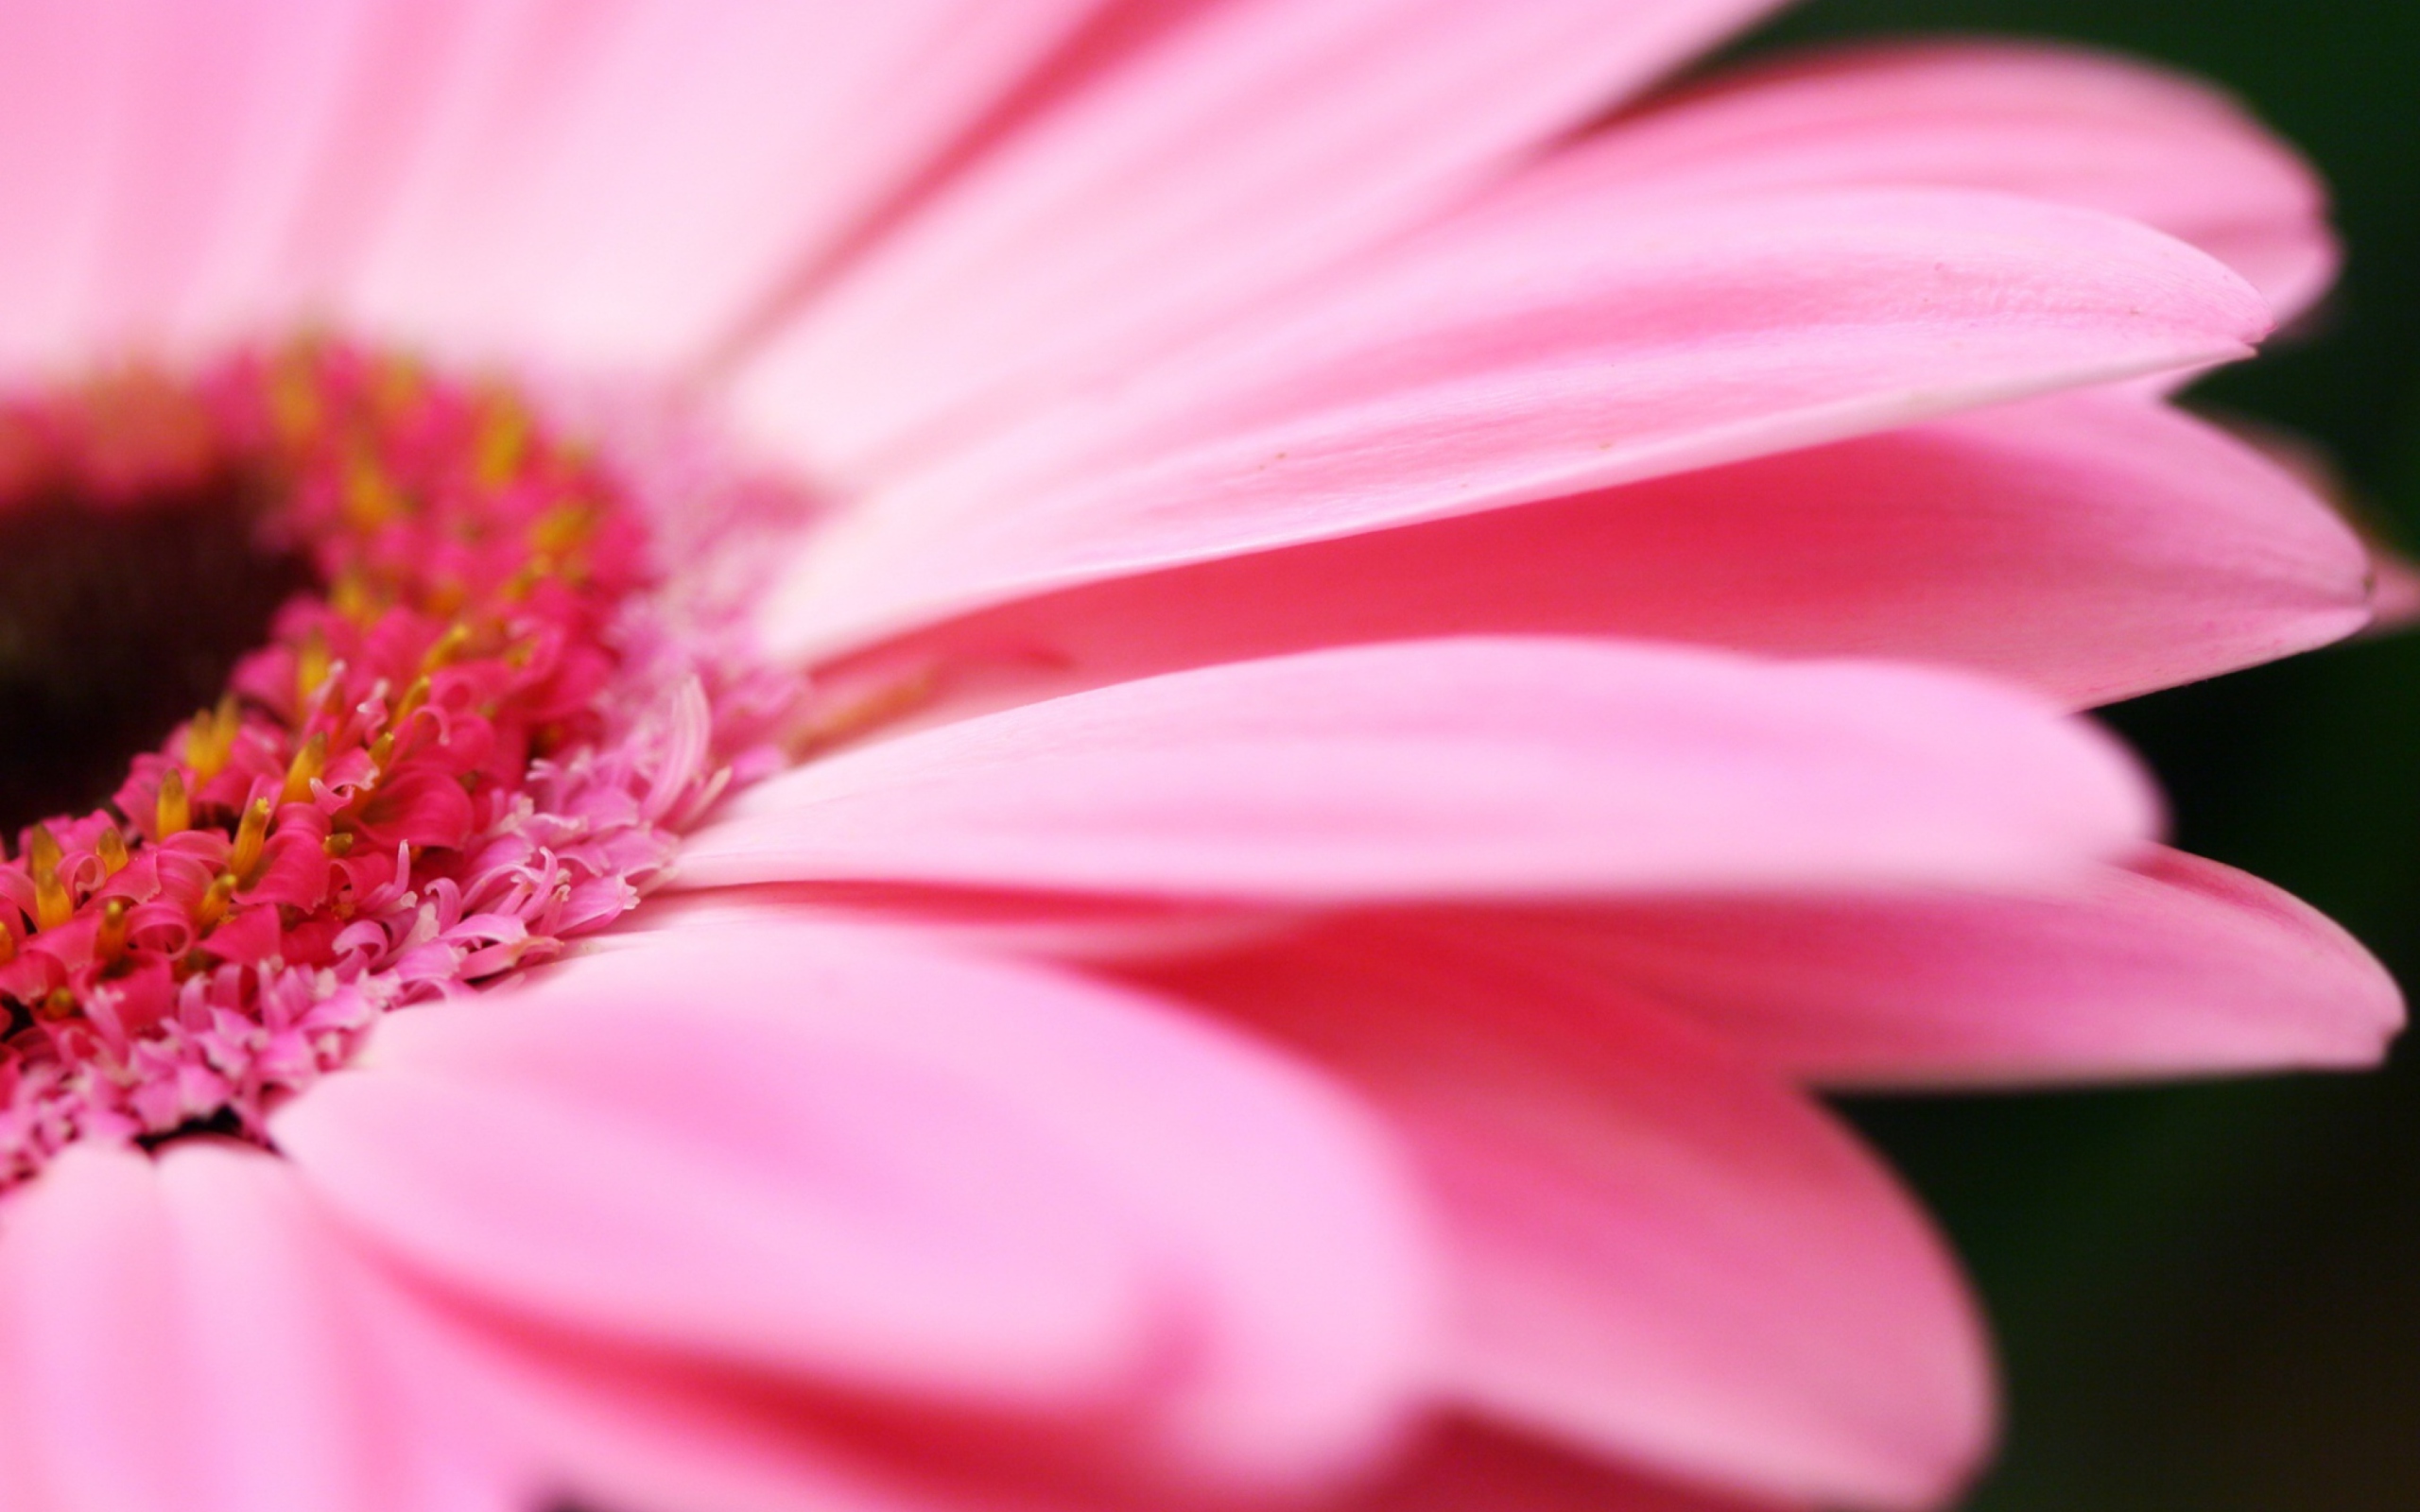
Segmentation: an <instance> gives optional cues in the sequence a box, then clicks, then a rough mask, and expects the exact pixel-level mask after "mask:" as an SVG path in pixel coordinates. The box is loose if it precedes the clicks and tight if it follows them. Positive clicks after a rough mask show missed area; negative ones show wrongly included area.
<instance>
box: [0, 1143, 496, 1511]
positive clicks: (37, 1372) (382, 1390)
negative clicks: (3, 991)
mask: <svg viewBox="0 0 2420 1512" xmlns="http://www.w3.org/2000/svg"><path fill="white" fill-rule="evenodd" d="M8 1211H9V1229H8V1233H7V1237H6V1240H5V1241H4V1242H0V1272H5V1278H6V1281H7V1285H6V1288H5V1292H0V1295H5V1297H7V1298H8V1302H9V1308H8V1316H7V1319H6V1323H5V1328H6V1332H7V1337H8V1341H9V1349H8V1350H7V1353H6V1355H5V1364H0V1373H5V1375H6V1376H7V1378H8V1383H7V1391H6V1395H7V1397H8V1398H9V1400H10V1402H11V1409H12V1410H11V1413H10V1421H9V1430H8V1431H9V1434H10V1435H11V1437H12V1438H13V1440H14V1442H13V1446H12V1452H11V1454H10V1456H9V1458H10V1468H9V1471H8V1472H7V1473H6V1476H5V1478H0V1486H9V1488H10V1491H11V1494H10V1495H9V1498H8V1500H9V1505H11V1506H27V1505H38V1506H57V1507H62V1508H64V1507H73V1508H77V1509H78V1512H83V1509H94V1512H102V1509H107V1512H325V1509H327V1508H331V1507H347V1508H362V1509H364V1512H372V1509H395V1512H407V1509H408V1512H467V1509H475V1508H480V1507H493V1508H495V1509H497V1512H506V1509H509V1508H511V1507H514V1506H517V1505H519V1504H520V1500H521V1499H520V1496H519V1495H518V1494H517V1492H518V1490H519V1487H517V1486H511V1485H510V1484H508V1483H507V1482H505V1481H504V1480H503V1479H502V1478H500V1477H499V1476H497V1475H496V1474H495V1473H494V1472H493V1469H492V1468H491V1467H490V1466H489V1465H488V1464H487V1462H485V1461H484V1460H483V1459H481V1457H480V1451H479V1450H478V1448H477V1447H476V1445H475V1441H473V1440H471V1439H469V1438H468V1437H467V1436H466V1435H462V1434H461V1430H462V1428H463V1425H462V1424H461V1423H460V1422H458V1420H453V1419H445V1420H442V1421H441V1420H440V1419H439V1418H438V1417H435V1416H433V1415H431V1414H430V1413H428V1412H427V1411H426V1409H427V1407H428V1405H429V1403H428V1402H427V1401H425V1400H419V1399H417V1398H416V1397H408V1396H406V1393H405V1386H404V1383H402V1382H401V1381H400V1380H399V1379H398V1377H397V1376H396V1374H395V1373H394V1372H393V1370H392V1368H391V1366H390V1365H389V1361H388V1360H387V1359H385V1358H383V1357H382V1356H381V1354H380V1352H379V1349H378V1346H377V1342H376V1340H375V1339H374V1337H373V1335H372V1330H371V1326H370V1325H371V1322H372V1319H371V1318H370V1317H369V1316H368V1315H367V1314H365V1313H364V1311H363V1309H364V1306H365V1297H364V1295H363V1294H362V1293H361V1292H360V1291H359V1290H358V1289H357V1288H356V1287H355V1285H354V1282H355V1281H356V1280H357V1277H356V1276H355V1274H354V1272H353V1271H352V1269H351V1267H350V1266H349V1264H348V1263H347V1262H346V1261H345V1259H344V1257H343V1255H342V1252H341V1250H340V1249H339V1248H338V1246H337V1245H336V1244H334V1243H333V1242H332V1237H331V1236H330V1235H329V1234H328V1233H327V1232H326V1231H325V1230H324V1229H323V1228H322V1227H321V1226H320V1222H319V1220H318V1219H317V1217H316V1216H315V1214H314V1213H313V1211H312V1210H311V1206H310V1204H309V1202H308V1200H307V1199H306V1198H305V1197H304V1195H303V1194H302V1192H301V1191H300V1190H299V1188H298V1187H297V1186H296V1185H295V1183H294V1182H293V1181H292V1179H291V1177H290V1176H289V1175H288V1173H287V1170H286V1168H285V1166H284V1165H283V1164H282V1163H280V1162H278V1161H275V1160H271V1159H269V1158H268V1157H267V1156H264V1155H261V1154H260V1153H258V1152H256V1151H252V1150H249V1149H242V1148H238V1147H234V1146H229V1145H217V1144H209V1143H185V1144H181V1145H178V1146H176V1147H175V1148H173V1149H171V1150H170V1151H169V1152H168V1153H167V1154H166V1155H165V1156H164V1157H163V1158H162V1159H161V1160H159V1161H158V1162H157V1163H156V1164H155V1163H154V1162H153V1161H151V1160H147V1159H145V1158H144V1157H142V1156H141V1155H139V1154H135V1153H131V1152H129V1151H126V1150H123V1149H116V1148H110V1147H106V1146H101V1145H96V1144H93V1143H84V1144H80V1145H78V1146H77V1147H75V1148H73V1149H71V1150H69V1151H68V1152H67V1153H66V1154H65V1155H63V1156H61V1158H60V1159H59V1160H57V1161H56V1162H55V1163H53V1164H52V1165H51V1166H50V1168H49V1169H47V1170H46V1171H44V1172H43V1175H42V1176H41V1177H40V1178H39V1179H38V1180H37V1181H36V1182H35V1184H34V1185H33V1187H32V1188H31V1189H30V1190H28V1191H27V1192H26V1194H24V1195H23V1196H21V1197H18V1198H17V1199H15V1200H14V1201H13V1202H12V1203H11V1204H10V1205H9V1210H8ZM36 1487H39V1490H37V1489H35V1488H36Z"/></svg>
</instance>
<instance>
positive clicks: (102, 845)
mask: <svg viewBox="0 0 2420 1512" xmlns="http://www.w3.org/2000/svg"><path fill="white" fill-rule="evenodd" d="M93 850H94V851H95V853H96V854H98V855H99V856H100V858H101V866H102V868H104V869H105V870H107V872H108V873H109V874H110V875H111V876H112V877H114V876H116V875H117V874H118V873H119V872H121V871H124V870H125V869H126V864H127V863H128V862H129V861H130V860H132V859H133V858H132V857H131V856H130V855H128V854H127V851H126V836H125V835H124V834H122V833H119V832H118V827H117V826H116V825H114V824H112V825H111V826H110V827H109V828H108V829H106V830H103V831H102V832H101V837H100V838H99V839H98V840H96V841H95V842H94V843H93Z"/></svg>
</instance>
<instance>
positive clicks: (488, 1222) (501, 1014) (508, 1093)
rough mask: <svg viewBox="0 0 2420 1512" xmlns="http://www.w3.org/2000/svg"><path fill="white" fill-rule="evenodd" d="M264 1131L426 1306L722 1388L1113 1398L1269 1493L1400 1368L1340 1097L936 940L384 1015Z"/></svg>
mask: <svg viewBox="0 0 2420 1512" xmlns="http://www.w3.org/2000/svg"><path fill="white" fill-rule="evenodd" d="M274 1131H275V1134H276V1137H277V1140H278V1143H279V1146H280V1148H281V1149H283V1150H284V1151H285V1153H286V1154H288V1155H289V1156H290V1157H291V1158H292V1159H294V1160H296V1161H297V1162H298V1163H299V1164H300V1165H301V1167H302V1171H303V1172H304V1174H305V1175H306V1177H309V1178H310V1180H311V1181H312V1182H313V1184H314V1186H315V1188H316V1189H317V1190H319V1191H320V1193H321V1194H322V1195H323V1196H324V1198H325V1200H326V1201H327V1202H328V1203H329V1204H330V1205H331V1206H332V1207H333V1208H334V1209H335V1210H336V1211H337V1212H338V1213H340V1214H342V1215H343V1216H344V1217H345V1218H346V1219H347V1220H348V1221H349V1222H350V1223H352V1224H353V1225H354V1226H355V1227H357V1228H358V1229H360V1230H361V1231H362V1232H363V1233H364V1234H365V1235H367V1236H368V1237H369V1239H370V1240H371V1241H372V1243H373V1244H375V1245H376V1246H378V1247H380V1248H381V1249H384V1250H386V1251H389V1252H390V1253H392V1254H394V1255H396V1256H398V1257H400V1258H401V1259H402V1260H403V1261H404V1262H405V1263H406V1264H407V1265H409V1266H410V1267H411V1268H412V1269H414V1270H415V1271H416V1272H418V1273H421V1274H423V1275H426V1276H429V1277H431V1278H433V1279H435V1280H437V1281H438V1282H439V1283H440V1284H441V1286H442V1287H443V1288H444V1289H446V1290H447V1291H448V1292H450V1293H453V1294H456V1295H459V1296H461V1297H467V1298H470V1299H471V1300H473V1301H475V1302H477V1303H480V1304H482V1305H484V1306H487V1307H489V1308H492V1309H502V1310H504V1311H506V1312H507V1313H509V1314H512V1315H515V1316H521V1317H526V1318H528V1319H530V1320H532V1321H533V1322H534V1323H536V1324H539V1325H543V1326H544V1327H546V1328H549V1329H552V1330H555V1331H557V1332H562V1333H563V1334H565V1335H567V1336H568V1337H570V1338H572V1339H574V1340H577V1339H581V1338H588V1339H594V1340H596V1341H597V1342H598V1343H599V1344H600V1345H602V1346H606V1347H612V1348H618V1349H625V1350H640V1351H647V1352H651V1353H653V1354H655V1355H657V1356H659V1357H662V1358H664V1359H666V1361H667V1362H671V1363H675V1364H677V1363H678V1362H683V1361H685V1362H688V1363H689V1364H690V1365H691V1366H699V1367H708V1368H712V1369H716V1370H721V1371H726V1372H734V1373H735V1374H736V1375H737V1376H738V1377H740V1378H741V1380H742V1382H743V1383H744V1382H745V1381H747V1380H750V1379H752V1380H755V1381H758V1382H760V1383H761V1382H766V1381H770V1382H772V1383H783V1382H787V1383H792V1389H794V1390H808V1389H817V1390H823V1391H832V1390H840V1391H849V1392H857V1393H869V1394H872V1395H873V1397H874V1398H876V1399H886V1398H888V1399H901V1398H902V1394H905V1398H904V1399H903V1400H923V1401H926V1402H930V1403H936V1404H945V1403H953V1402H954V1403H957V1404H959V1407H960V1408H962V1409H968V1410H973V1409H980V1410H983V1411H987V1412H995V1413H999V1412H1006V1413H1021V1414H1029V1415H1055V1416H1058V1417H1067V1416H1070V1415H1074V1416H1076V1417H1083V1416H1085V1415H1099V1414H1112V1413H1124V1414H1127V1415H1129V1416H1131V1417H1135V1418H1137V1419H1139V1420H1140V1424H1141V1427H1140V1429H1139V1436H1140V1437H1141V1438H1142V1439H1143V1440H1144V1441H1146V1442H1149V1443H1152V1444H1155V1445H1157V1446H1158V1447H1157V1451H1156V1452H1158V1453H1160V1454H1163V1455H1165V1456H1167V1459H1169V1460H1170V1461H1172V1462H1174V1463H1177V1464H1181V1465H1184V1466H1189V1467H1193V1468H1194V1469H1197V1470H1199V1471H1200V1472H1201V1473H1210V1474H1216V1475H1219V1476H1224V1477H1229V1478H1237V1477H1239V1478H1243V1479H1246V1480H1259V1481H1264V1482H1266V1481H1276V1482H1286V1481H1290V1480H1294V1479H1298V1478H1301V1477H1305V1476H1317V1475H1319V1474H1322V1473H1329V1472H1332V1471H1333V1470H1334V1469H1336V1468H1337V1466H1338V1465H1339V1464H1340V1463H1349V1462H1351V1461H1353V1460H1354V1459H1356V1458H1357V1457H1358V1456H1360V1455H1362V1454H1364V1453H1366V1452H1370V1451H1371V1450H1372V1449H1373V1448H1374V1445H1375V1444H1376V1443H1378V1442H1379V1441H1380V1440H1381V1439H1382V1438H1383V1435H1385V1434H1386V1432H1387V1431H1388V1430H1389V1429H1390V1427H1391V1426H1392V1422H1393V1421H1394V1419H1395V1417H1396V1416H1397V1415H1398V1414H1399V1413H1400V1412H1402V1411H1403V1410H1404V1409H1405V1407H1406V1406H1407V1404H1408V1402H1409V1400H1410V1395H1411V1393H1413V1392H1414V1391H1415V1390H1416V1389H1417V1387H1418V1385H1419V1384H1420V1383H1421V1382H1420V1376H1421V1372H1422V1370H1423V1369H1424V1367H1425V1365H1426V1349H1427V1347H1428V1343H1429V1338H1428V1333H1427V1325H1428V1321H1429V1319H1428V1315H1427V1308H1428V1306H1429V1285H1430V1282H1429V1278H1428V1277H1427V1275H1426V1254H1427V1251H1426V1238H1425V1234H1424V1233H1423V1231H1422V1228H1421V1224H1420V1220H1419V1218H1418V1216H1417V1213H1416V1210H1415V1209H1414V1207H1413V1205H1412V1203H1411V1199H1410V1197H1409V1193H1408V1190H1407V1188H1406V1185H1405V1183H1404V1180H1403V1178H1402V1177H1400V1176H1399V1174H1398V1173H1397V1172H1396V1171H1395V1170H1394V1169H1393V1168H1392V1164H1391V1161H1392V1153H1391V1150H1390V1148H1389V1146H1388V1144H1387V1143H1386V1141H1385V1139H1384V1138H1383V1137H1382V1136H1381V1135H1379V1134H1378V1133H1377V1132H1376V1131H1375V1130H1374V1126H1373V1125H1371V1124H1370V1123H1369V1122H1368V1121H1367V1119H1366V1118H1365V1117H1364V1116H1363V1115H1362V1114H1360V1113H1359V1112H1358V1111H1357V1109H1356V1108H1355V1106H1354V1105H1353V1104H1352V1103H1351V1102H1350V1101H1349V1100H1348V1099H1346V1098H1344V1097H1342V1096H1340V1095H1339V1094H1338V1093H1337V1092H1335V1091H1332V1090H1331V1089H1329V1088H1328V1087H1327V1086H1326V1085H1325V1084H1323V1083H1322V1081H1321V1080H1320V1079H1319V1078H1317V1077H1315V1076H1313V1075H1311V1074H1307V1073H1305V1072H1304V1071H1303V1070H1300V1069H1297V1068H1294V1067H1291V1066H1289V1065H1288V1064H1287V1063H1286V1062H1285V1061H1283V1060H1282V1059H1281V1058H1279V1057H1275V1056H1273V1055H1271V1054H1269V1053H1268V1052H1266V1051H1262V1050H1257V1049H1255V1048H1253V1046H1252V1045H1251V1044H1250V1043H1248V1042H1246V1041H1243V1040H1239V1039H1237V1038H1236V1037H1234V1036H1233V1035H1231V1034H1227V1033H1224V1032H1221V1031H1219V1030H1217V1029H1215V1028H1212V1027H1208V1026H1204V1025H1201V1024H1197V1023H1194V1022H1189V1021H1187V1020H1185V1019H1184V1018H1182V1017H1180V1016H1177V1015H1175V1014H1173V1013H1171V1012H1170V1011H1168V1010H1167V1009H1165V1008H1162V1007H1159V1006H1156V1005H1153V1004H1151V1003H1150V1002H1148V1001H1145V1000H1142V999H1139V998H1137V997H1135V996H1134V995H1132V993H1127V992H1120V991H1117V990H1115V989H1113V988H1106V987H1102V986H1099V985H1090V984H1085V983H1081V982H1079V981H1077V980H1074V979H1072V978H1068V977H1063V976H1060V975H1056V974H1052V973H1048V972H1046V971H1041V970H1039V969H1036V968H1028V967H1018V966H1014V965H1011V964H1008V963H1004V962H985V961H981V960H977V959H971V958H959V957H955V956H953V955H951V954H948V953H946V952H944V951H942V950H939V949H936V948H934V946H933V945H932V944H931V942H930V941H908V942H906V943H904V944H903V943H891V944H887V945H886V944H884V943H882V942H881V941H880V940H879V939H878V938H874V937H870V936H864V935H862V934H849V933H844V932H840V931H836V930H831V929H816V928H812V927H807V926H805V925H800V924H789V925H787V926H777V925H768V924H766V923H764V922H763V921H758V922H757V923H755V924H753V925H736V924H730V925H725V926H723V927H719V928H707V929H697V930H687V931H680V932H675V933H670V934H663V935H656V936H648V937H647V938H646V939H645V941H644V942H643V943H641V944H639V945H634V946H632V947H631V948H629V949H624V950H619V951H615V952H613V953H610V954H607V955H604V956H602V957H599V958H597V959H596V960H594V961H589V962H582V963H575V964H573V965H572V966H570V967H568V968H565V969H564V970H562V971H561V972H559V973H557V974H554V975H552V976H549V977H547V978H545V979H544V980H542V981H540V982H538V983H536V984H533V985H532V986H530V987H529V988H526V989H524V990H522V991H519V992H516V993H513V994H510V995H498V996H495V997H493V998H491V999H489V1000H487V1001H484V1002H482V1003H481V1004H479V1005H478V1006H477V1008H476V1010H475V1011H469V1010H464V1011H453V1012H426V1013H420V1014H412V1015H405V1016H399V1017H397V1018H395V1019H392V1020H389V1021H388V1022H386V1023H385V1024H383V1025H382V1026H381V1029H380V1034H379V1040H378V1043H377V1044H376V1045H375V1046H374V1047H373V1048H372V1051H371V1052H370V1053H369V1054H368V1055H367V1056H366V1057H365V1058H364V1060H363V1062H362V1064H361V1068H360V1069H359V1070H357V1071H351V1072H347V1073H344V1074H340V1075H338V1076H337V1077H335V1078H332V1079H331V1080H329V1081H327V1082H325V1083H323V1084H321V1085H320V1086H319V1087H317V1088H315V1089H313V1091H311V1092H310V1093H309V1094H308V1095H307V1096H306V1097H304V1098H302V1099H301V1100H300V1101H298V1102H297V1103H295V1104H294V1105H293V1106H291V1107H290V1108H287V1109H286V1110H285V1111H284V1112H283V1113H281V1114H280V1115H279V1116H278V1118H277V1120H276V1122H275V1126H274ZM755 1389H756V1390H757V1391H758V1392H759V1393H760V1394H761V1391H762V1389H763V1388H762V1387H761V1386H760V1387H757V1388H755ZM743 1394H744V1393H743Z"/></svg>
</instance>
